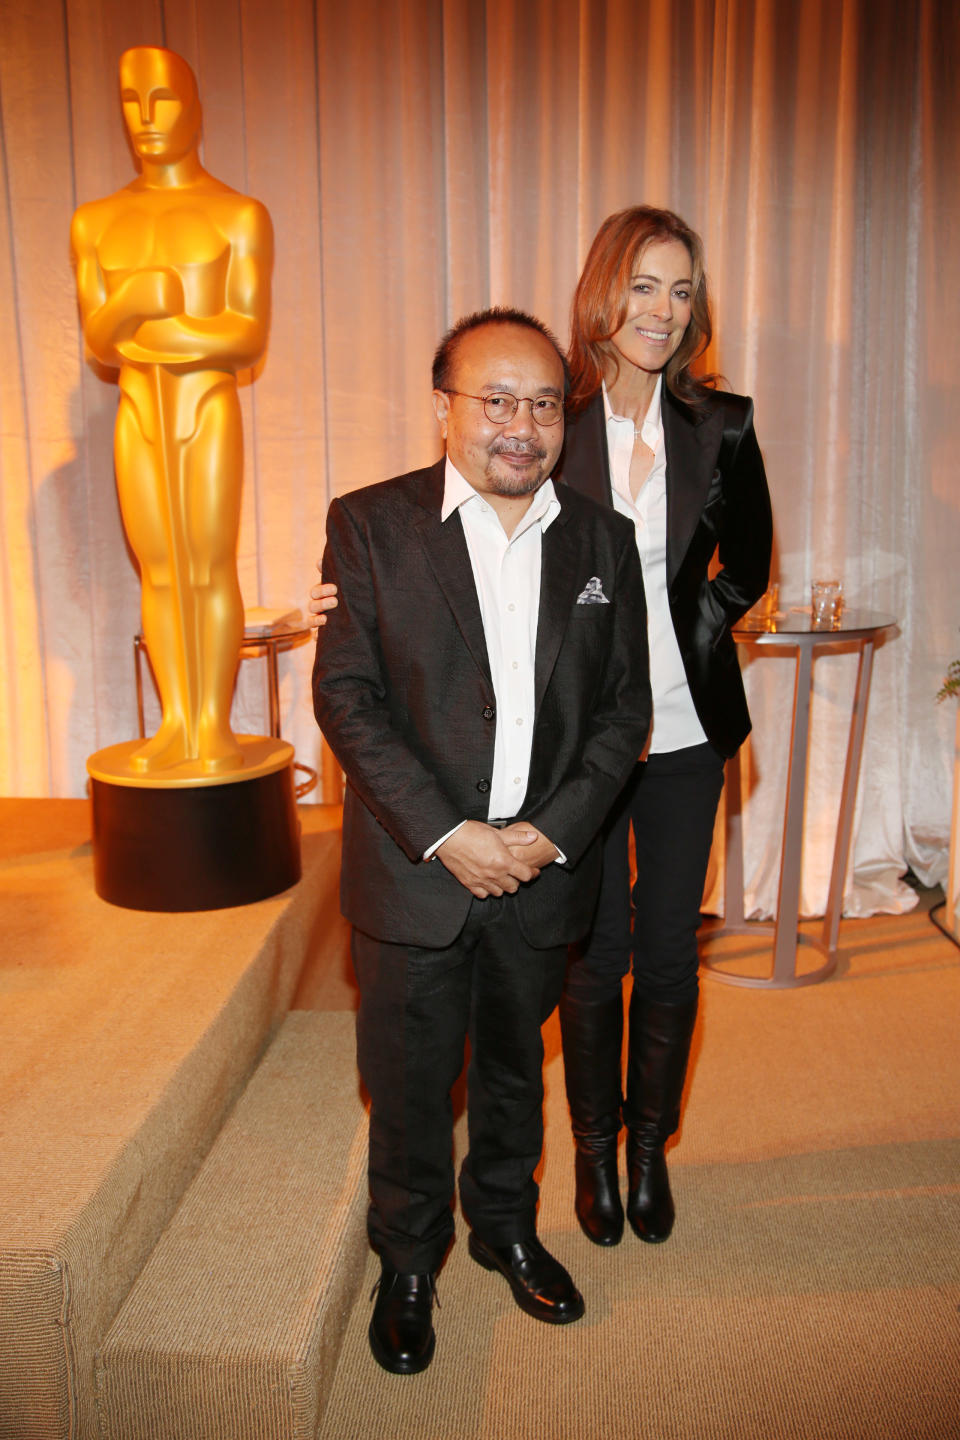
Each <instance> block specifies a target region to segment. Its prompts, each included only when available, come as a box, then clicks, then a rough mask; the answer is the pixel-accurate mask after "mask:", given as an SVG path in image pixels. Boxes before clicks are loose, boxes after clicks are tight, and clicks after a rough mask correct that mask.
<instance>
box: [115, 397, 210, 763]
mask: <svg viewBox="0 0 960 1440" xmlns="http://www.w3.org/2000/svg"><path fill="white" fill-rule="evenodd" d="M114 459H115V463H116V471H117V491H118V494H119V497H120V511H121V514H122V516H123V523H124V528H125V529H126V532H127V539H128V540H129V541H130V545H131V547H132V549H133V552H134V554H135V555H136V557H137V560H138V561H139V564H140V584H141V612H140V613H141V623H142V625H143V635H144V639H145V640H146V642H147V650H148V653H149V655H150V663H151V665H152V666H153V671H154V674H155V675H156V677H157V685H158V687H159V690H160V704H161V720H160V728H159V729H158V730H157V732H156V734H155V735H153V736H151V738H150V739H149V740H148V741H146V743H145V744H143V745H141V746H140V747H139V748H138V749H137V750H135V751H134V752H133V754H132V756H131V759H130V763H131V765H132V767H133V768H134V769H135V770H140V771H144V772H145V771H148V770H152V769H155V768H160V767H163V766H167V765H176V764H178V763H179V762H180V761H182V760H186V759H189V758H190V750H191V745H190V735H189V715H190V709H191V704H190V690H191V688H192V687H191V685H190V677H189V669H188V660H187V653H186V645H185V635H184V632H185V631H189V630H190V629H191V628H192V625H191V618H190V616H189V615H187V614H185V613H182V612H183V609H184V607H187V608H189V596H187V595H184V594H182V593H178V587H177V586H176V584H175V559H174V556H173V555H172V554H171V541H170V534H169V529H170V526H169V517H168V513H167V512H168V500H167V493H166V492H167V479H166V476H165V473H164V465H163V456H162V453H161V452H160V450H159V448H158V446H157V445H155V444H153V443H151V442H150V441H148V440H147V439H146V438H145V436H144V433H143V430H142V428H141V425H140V421H139V418H138V416H137V412H136V410H135V409H134V406H133V404H132V403H131V402H130V400H129V399H128V398H127V397H126V396H125V395H124V394H123V393H121V396H120V407H119V409H118V411H117V425H116V431H115V435H114Z"/></svg>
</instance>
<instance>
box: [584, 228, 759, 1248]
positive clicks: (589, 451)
mask: <svg viewBox="0 0 960 1440" xmlns="http://www.w3.org/2000/svg"><path fill="white" fill-rule="evenodd" d="M711 333H712V330H711V320H710V306H709V302H708V297H707V282H706V277H705V274H704V261H703V246H702V244H701V242H700V239H699V237H698V236H697V235H696V234H695V233H694V231H692V230H691V229H690V228H689V226H687V225H686V224H685V223H684V221H683V220H681V219H680V218H679V216H677V215H675V214H673V213H672V211H669V210H656V209H653V208H652V207H650V206H646V205H638V206H632V207H631V208H629V209H627V210H621V211H619V212H618V213H617V214H615V215H611V216H609V217H608V218H607V219H606V220H605V221H604V222H603V224H602V225H601V226H600V229H599V231H598V232H597V235H596V238H595V239H594V241H593V244H592V246H591V248H590V253H589V255H588V256H587V261H586V264H585V266H584V269H583V274H582V275H581V276H580V280H579V283H578V285H577V289H576V293H575V295H574V299H573V313H572V321H571V340H570V357H569V358H570V368H571V382H572V383H571V400H570V414H569V417H568V422H567V436H566V442H565V446H564V452H563V456H562V458H561V463H560V469H559V471H558V472H557V473H558V475H559V478H561V479H562V480H564V481H566V483H567V484H568V485H571V486H573V487H574V488H575V489H577V490H580V491H582V492H583V493H585V494H587V495H591V496H593V497H594V498H595V499H597V500H599V501H600V502H601V503H602V504H606V505H613V506H614V508H615V509H617V510H619V511H620V512H621V513H622V514H624V515H626V516H628V517H629V518H630V519H631V520H632V521H633V523H634V526H635V528H636V536H637V545H638V548H639V551H640V559H641V563H642V567H643V578H644V586H645V589H646V597H647V611H648V638H649V645H650V672H651V685H652V690H653V725H652V728H651V732H650V737H649V739H648V742H647V748H646V750H645V751H644V754H643V755H642V756H641V757H639V758H638V762H637V766H636V769H635V771H634V772H633V775H632V776H631V778H630V780H629V781H628V783H627V786H626V788H625V789H624V791H623V792H622V794H621V796H620V799H619V801H618V802H617V804H616V806H615V808H614V810H613V811H612V813H611V814H610V816H609V818H608V821H607V826H606V838H605V848H604V871H603V882H602V888H601V892H600V898H599V901H598V904H597V909H596V913H595V916H594V921H593V926H592V929H591V931H590V933H589V935H588V936H587V937H586V939H585V940H584V942H583V943H582V944H581V945H580V946H579V947H578V948H577V950H576V952H575V953H574V954H573V955H572V956H571V961H570V965H569V969H568V972H567V981H566V987H565V990H564V995H563V999H562V1001H561V1005H560V1019H561V1028H562V1034H563V1057H564V1069H565V1074H566V1086H567V1097H568V1101H569V1105H570V1114H571V1119H572V1123H573V1133H574V1139H575V1142H576V1211H577V1218H578V1220H579V1222H580V1225H581V1227H582V1229H583V1230H584V1232H585V1233H586V1235H587V1236H588V1237H589V1238H590V1239H591V1240H592V1241H594V1243H596V1244H598V1245H615V1244H616V1243H617V1242H618V1241H619V1240H620V1238H621V1236H622V1234H623V1227H624V1209H623V1203H622V1200H621V1195H620V1186H619V1179H618V1171H617V1144H618V1137H619V1133H620V1129H621V1125H622V1124H623V1125H625V1126H626V1129H627V1178H628V1193H627V1207H626V1214H627V1218H628V1219H629V1220H630V1223H631V1226H632V1228H633V1230H634V1231H635V1233H636V1234H637V1235H638V1236H639V1237H640V1239H641V1240H645V1241H648V1242H650V1243H657V1242H659V1241H663V1240H666V1239H667V1237H668V1236H669V1234H670V1232H671V1229H672V1228H673V1222H674V1204H673V1199H672V1196H671V1193H670V1183H669V1180H668V1177H667V1167H666V1162H665V1159H664V1145H665V1143H666V1141H667V1140H668V1139H669V1137H670V1136H671V1135H672V1134H673V1133H674V1131H675V1130H676V1129H677V1127H678V1125H679V1119H680V1102H681V1097H682V1092H683V1085H684V1078H685V1076H686V1070H687V1061H688V1057H689V1053H690V1042H691V1038H692V1035H693V1029H694V1023H695V1020H696V1015H697V999H698V975H697V970H698V954H697V927H698V924H699V920H700V902H701V899H702V896H703V888H704V881H705V877H706V870H707V862H708V859H709V855H710V845H711V840H712V837H713V826H714V819H715V816H716V811H717V805H718V802H719V799H720V792H721V789H722V786H723V766H724V761H725V760H726V759H727V758H728V757H729V756H731V755H733V754H734V752H735V751H736V750H737V749H738V747H739V746H740V745H741V744H742V742H743V740H744V739H745V737H746V735H747V732H748V731H749V729H750V718H749V715H748V713H747V706H746V699H745V696H744V690H743V682H742V680H741V678H740V669H739V665H738V662H737V655H736V646H735V644H734V641H733V637H732V635H731V633H730V631H731V626H732V625H733V624H734V623H735V621H737V620H738V619H739V618H740V617H741V616H742V615H743V614H744V612H745V611H746V610H748V609H749V608H750V606H751V605H753V604H754V602H755V601H756V600H757V599H758V598H759V597H760V596H761V595H762V594H763V592H764V590H765V588H766V585H767V580H768V573H769V565H770V547H771V516H770V500H769V495H768V492H767V483H766V477H765V475H764V468H763V460H762V459H761V456H760V450H759V447H758V445H757V440H756V436H755V434H754V429H753V403H752V401H751V400H749V399H748V398H747V397H745V396H742V395H733V394H729V393H725V392H722V391H720V390H718V389H716V388H715V377H706V378H701V379H696V378H695V377H694V375H693V373H692V372H691V366H692V364H693V363H694V362H695V361H696V360H697V359H698V357H700V356H701V355H702V354H703V353H704V351H705V350H706V349H707V347H708V345H709V343H710V338H711ZM714 555H717V556H718V559H719V567H720V568H719V569H718V570H716V573H714V574H713V575H712V578H711V571H712V570H713V569H714V568H715V567H714V566H712V565H711V561H712V559H713V557H714ZM631 828H632V830H633V835H634V845H635V855H636V881H635V883H634V885H633V889H632V909H633V925H632V929H631V883H630V859H629V834H630V830H631ZM631 970H632V974H633V988H632V993H631V998H630V1005H629V1036H628V1044H627V1068H626V1085H625V1087H624V1086H623V1085H622V1078H621V1054H622V1043H623V1024H624V1009H623V988H622V981H623V977H624V976H625V975H626V974H627V973H628V972H629V971H631Z"/></svg>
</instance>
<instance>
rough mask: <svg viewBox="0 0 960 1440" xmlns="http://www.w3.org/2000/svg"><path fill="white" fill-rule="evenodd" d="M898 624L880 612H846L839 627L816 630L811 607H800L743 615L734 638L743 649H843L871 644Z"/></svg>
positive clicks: (735, 627)
mask: <svg viewBox="0 0 960 1440" xmlns="http://www.w3.org/2000/svg"><path fill="white" fill-rule="evenodd" d="M897 624H899V621H898V620H896V619H895V618H894V616H892V615H884V614H882V613H881V612H880V611H879V610H848V609H844V611H843V614H842V616H841V618H840V623H839V625H838V626H836V628H834V627H833V626H831V627H829V628H824V629H814V627H813V616H812V615H811V613H810V607H809V605H807V606H801V605H797V606H794V607H793V608H792V609H790V610H777V611H776V612H775V613H774V614H773V615H768V616H761V615H756V616H755V615H752V614H749V613H748V614H746V615H744V617H743V619H742V620H738V621H737V623H736V625H734V627H733V638H734V640H738V641H739V642H740V644H741V645H776V644H778V643H779V644H781V645H803V644H809V645H843V644H847V643H849V642H850V641H851V640H872V639H875V638H876V636H877V635H878V634H880V633H881V632H882V631H884V630H892V629H893V628H894V626H895V625H897Z"/></svg>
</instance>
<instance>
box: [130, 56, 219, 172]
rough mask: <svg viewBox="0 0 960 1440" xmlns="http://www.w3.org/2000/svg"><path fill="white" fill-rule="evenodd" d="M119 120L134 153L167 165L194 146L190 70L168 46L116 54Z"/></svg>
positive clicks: (196, 131)
mask: <svg viewBox="0 0 960 1440" xmlns="http://www.w3.org/2000/svg"><path fill="white" fill-rule="evenodd" d="M120 99H121V102H122V104H123V118H124V121H125V122H126V126H127V130H128V132H129V135H130V139H131V141H132V143H133V148H134V150H135V151H136V154H137V156H138V157H139V158H140V159H141V160H157V161H160V162H161V163H164V162H167V163H170V164H174V163H176V161H178V160H182V159H183V158H184V156H186V155H189V154H190V152H191V151H192V150H195V149H196V145H197V140H198V138H199V135H200V99H199V96H198V95H197V82H196V80H195V79H194V76H193V71H192V70H191V69H190V66H189V65H188V64H187V62H186V60H183V59H182V58H181V57H180V56H179V55H175V54H174V53H173V51H172V50H163V49H161V48H160V46H158V45H137V46H135V47H134V48H133V49H132V50H125V51H124V53H123V54H122V55H121V57H120Z"/></svg>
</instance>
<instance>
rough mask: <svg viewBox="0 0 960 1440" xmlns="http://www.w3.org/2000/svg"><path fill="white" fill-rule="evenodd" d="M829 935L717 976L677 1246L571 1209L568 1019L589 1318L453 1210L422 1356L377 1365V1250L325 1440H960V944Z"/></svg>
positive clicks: (903, 929)
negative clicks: (512, 1267) (754, 981)
mask: <svg viewBox="0 0 960 1440" xmlns="http://www.w3.org/2000/svg"><path fill="white" fill-rule="evenodd" d="M841 946H842V955H841V961H840V965H839V968H838V972H837V974H836V975H835V976H834V977H833V978H831V979H830V980H829V981H827V982H825V983H823V984H821V985H817V986H813V987H811V988H809V989H806V990H795V991H780V992H759V993H758V992H756V991H750V990H743V989H733V988H730V987H726V986H722V985H720V984H718V983H717V982H715V981H713V980H710V979H707V980H705V981H704V984H703V1005H702V1010H701V1021H700V1023H699V1025H698V1032H697V1044H696V1055H695V1074H694V1077H693V1084H692V1087H691V1089H690V1093H689V1102H688V1104H687V1108H686V1111H685V1115H684V1123H683V1131H682V1136H681V1140H680V1143H679V1144H678V1145H677V1146H676V1147H675V1148H674V1149H673V1150H672V1152H671V1173H672V1175H673V1177H674V1189H675V1193H676V1197H677V1203H678V1211H679V1220H678V1224H677V1229H676V1232H675V1234H674V1236H673V1238H672V1239H671V1240H670V1242H669V1243H668V1244H666V1245H662V1246H656V1247H654V1246H645V1245H642V1244H640V1243H639V1242H638V1241H637V1240H635V1239H634V1238H633V1236H632V1235H631V1234H629V1233H628V1235H627V1236H625V1238H624V1241H623V1243H622V1244H621V1245H620V1246H619V1247H617V1248H616V1249H614V1250H611V1251H602V1250H599V1249H597V1248H596V1247H594V1246H591V1245H590V1244H589V1243H588V1242H587V1241H586V1240H585V1239H584V1238H583V1236H582V1235H581V1234H580V1231H579V1230H578V1228H577V1227H576V1223H575V1221H574V1218H573V1213H572V1200H573V1184H572V1145H571V1142H570V1139H569V1134H568V1129H567V1120H566V1107H565V1100H564V1096H563V1074H562V1062H561V1059H560V1055H559V1037H558V1029H557V1024H556V1019H555V1018H554V1020H552V1021H551V1022H550V1023H549V1024H548V1026H547V1032H546V1035H547V1044H548V1064H547V1071H546V1080H547V1088H548V1099H547V1143H546V1150H545V1159H544V1164H543V1173H542V1200H541V1214H540V1232H541V1235H542V1237H543V1238H544V1240H545V1241H546V1242H547V1244H548V1245H549V1246H550V1247H551V1248H553V1249H554V1250H555V1251H556V1253H557V1254H558V1255H559V1256H560V1257H561V1258H562V1259H563V1261H564V1262H565V1263H566V1264H567V1265H568V1266H569V1268H570V1270H571V1271H572V1272H573V1274H574V1275H575V1277H576V1279H577V1280H578V1282H579V1284H580V1286H581V1289H582V1290H583V1292H584V1295H585V1298H586V1301H587V1314H586V1317H585V1318H584V1319H583V1320H582V1321H580V1322H579V1323H578V1324H576V1325H572V1326H568V1327H562V1328H557V1329H554V1328H553V1327H550V1326H546V1325H542V1324H537V1323H536V1322H535V1321H533V1320H530V1319H528V1318H527V1317H526V1316H524V1315H523V1314H522V1313H521V1312H520V1311H519V1310H517V1308H516V1307H515V1306H514V1305H513V1303H512V1301H511V1299H510V1295H509V1291H508V1289H507V1286H506V1283H505V1282H504V1281H502V1280H501V1279H500V1277H498V1276H492V1275H490V1274H488V1273H487V1272H485V1271H482V1270H480V1269H479V1268H478V1267H477V1266H476V1265H474V1264H473V1263H472V1262H471V1260H470V1258H469V1256H468V1254H467V1249H466V1243H465V1239H466V1232H465V1229H464V1227H463V1224H462V1221H461V1220H460V1218H459V1216H458V1237H457V1242H456V1244H455V1246H454V1248H453V1250H452V1252H451V1255H450V1258H449V1260H448V1262H447V1265H446V1267H445V1268H444V1270H443V1272H442V1274H441V1276H440V1281H439V1295H440V1302H441V1307H442V1308H441V1310H440V1312H439V1314H438V1315H437V1317H436V1324H437V1333H438V1340H437V1353H436V1358H435V1360H434V1362H433V1365H432V1366H431V1368H430V1369H429V1370H428V1371H427V1372H426V1373H425V1374H423V1375H420V1376H414V1377H397V1376H390V1375H387V1374H385V1373H384V1372H383V1371H381V1370H380V1369H379V1368H378V1367H377V1366H376V1364H375V1363H374V1362H373V1360H372V1358H371V1356H370V1354H369V1350H368V1348H367V1341H366V1329H367V1325H368V1323H369V1317H370V1309H371V1307H370V1303H369V1300H368V1295H369V1289H370V1286H371V1285H372V1283H373V1281H374V1279H375V1278H376V1274H377V1265H376V1262H375V1261H374V1259H373V1258H372V1257H370V1258H369V1259H368V1263H367V1273H366V1285H365V1288H364V1289H362V1290H361V1292H360V1293H359V1295H358V1298H357V1301H356V1304H355V1306H354V1310H353V1314H352V1316H351V1320H350V1323H349V1326H348V1328H347V1332H346V1336H345V1339H344V1344H343V1349H342V1351H341V1358H340V1364H339V1368H338V1372H337V1376H336V1380H335V1382H334V1387H333V1391H332V1393H331V1396H330V1400H329V1404H328V1408H327V1412H326V1417H325V1421H324V1424H323V1426H322V1427H321V1430H320V1440H367V1437H369V1440H373V1437H377V1440H380V1437H391V1440H407V1437H409V1440H472V1437H478V1440H480V1437H483V1440H526V1437H529V1440H554V1437H562V1440H593V1437H603V1440H621V1437H622V1440H640V1437H643V1440H728V1437H729V1440H741V1437H742V1440H775V1437H776V1440H861V1437H862V1440H950V1437H957V1436H960V1027H958V1020H960V964H958V960H960V955H958V952H957V950H956V948H955V947H954V946H952V945H951V943H950V942H949V941H948V940H947V939H945V938H944V937H943V936H942V935H940V934H939V932H938V931H936V930H935V929H934V928H933V926H932V925H930V923H929V921H928V920H927V918H926V916H925V915H924V914H922V913H919V912H915V913H914V914H912V915H909V916H900V917H880V918H877V919H874V920H869V921H846V922H844V925H843V928H842V931H841ZM463 1138H464V1137H463V1133H462V1122H461V1125H460V1127H459V1129H458V1140H459V1144H460V1146H461V1148H462V1145H463ZM621 1165H622V1162H621Z"/></svg>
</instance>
